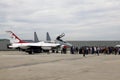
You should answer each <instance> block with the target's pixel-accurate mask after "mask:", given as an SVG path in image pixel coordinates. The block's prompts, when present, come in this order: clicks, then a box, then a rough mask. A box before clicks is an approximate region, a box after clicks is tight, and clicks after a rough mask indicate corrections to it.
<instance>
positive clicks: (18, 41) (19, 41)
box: [6, 31, 26, 43]
mask: <svg viewBox="0 0 120 80" xmlns="http://www.w3.org/2000/svg"><path fill="white" fill-rule="evenodd" d="M6 32H7V33H9V34H10V36H11V38H12V39H14V40H15V41H16V40H17V43H26V42H25V41H23V40H21V39H20V38H19V37H18V36H16V35H15V34H14V33H13V32H12V31H6Z"/></svg>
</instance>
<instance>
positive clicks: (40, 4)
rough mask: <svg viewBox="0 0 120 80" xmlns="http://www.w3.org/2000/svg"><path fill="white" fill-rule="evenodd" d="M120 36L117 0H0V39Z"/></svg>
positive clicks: (102, 37)
mask: <svg viewBox="0 0 120 80" xmlns="http://www.w3.org/2000/svg"><path fill="white" fill-rule="evenodd" d="M7 30H11V31H14V32H15V33H16V34H17V35H18V36H19V37H20V38H22V39H33V32H34V31H36V32H37V34H38V37H39V39H40V40H45V38H46V32H49V34H50V35H51V38H52V39H53V40H54V39H55V38H56V36H58V35H59V34H61V33H65V37H64V38H63V39H64V40H120V36H119V35H120V0H0V39H2V38H9V36H8V35H7V34H6V33H5V31H7Z"/></svg>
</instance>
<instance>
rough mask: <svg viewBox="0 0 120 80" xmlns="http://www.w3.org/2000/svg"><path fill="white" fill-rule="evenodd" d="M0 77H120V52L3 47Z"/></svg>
mask: <svg viewBox="0 0 120 80" xmlns="http://www.w3.org/2000/svg"><path fill="white" fill-rule="evenodd" d="M0 80H120V55H103V54H100V55H99V56H97V55H90V54H89V55H86V57H83V55H81V54H74V55H73V54H70V53H67V54H60V53H58V54H55V53H51V54H46V53H42V54H34V55H28V54H26V53H24V52H18V51H0Z"/></svg>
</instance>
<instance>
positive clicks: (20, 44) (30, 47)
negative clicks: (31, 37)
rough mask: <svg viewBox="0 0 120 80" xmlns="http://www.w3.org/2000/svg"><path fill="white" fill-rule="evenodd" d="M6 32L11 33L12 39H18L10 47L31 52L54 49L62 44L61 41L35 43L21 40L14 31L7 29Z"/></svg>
mask: <svg viewBox="0 0 120 80" xmlns="http://www.w3.org/2000/svg"><path fill="white" fill-rule="evenodd" d="M6 32H7V33H9V34H10V35H11V38H12V39H14V40H15V41H17V42H14V43H12V44H11V45H9V46H8V47H9V48H13V49H19V50H22V51H25V52H28V53H29V54H33V53H36V52H42V51H43V50H52V49H55V48H57V47H59V46H60V44H59V43H47V42H44V41H40V42H34V43H30V42H25V41H23V40H21V39H20V38H19V37H18V36H16V35H15V34H14V33H13V32H12V31H6Z"/></svg>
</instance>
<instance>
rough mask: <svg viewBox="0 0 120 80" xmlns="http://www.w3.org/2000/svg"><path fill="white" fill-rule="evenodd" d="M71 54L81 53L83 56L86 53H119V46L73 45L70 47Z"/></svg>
mask: <svg viewBox="0 0 120 80" xmlns="http://www.w3.org/2000/svg"><path fill="white" fill-rule="evenodd" d="M70 53H71V54H83V56H85V55H87V54H97V55H98V56H99V54H115V55H117V54H119V55H120V48H119V47H104V46H102V47H96V46H92V47H90V46H83V47H80V48H78V47H74V46H72V47H71V48H70Z"/></svg>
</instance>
